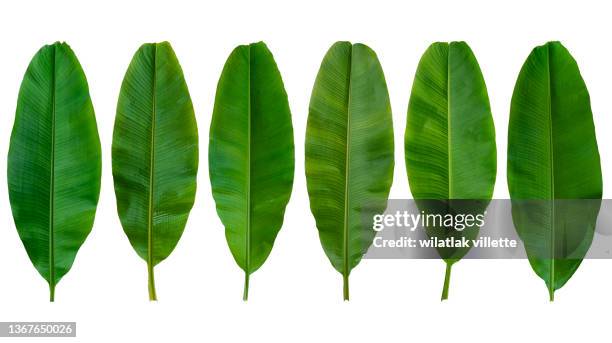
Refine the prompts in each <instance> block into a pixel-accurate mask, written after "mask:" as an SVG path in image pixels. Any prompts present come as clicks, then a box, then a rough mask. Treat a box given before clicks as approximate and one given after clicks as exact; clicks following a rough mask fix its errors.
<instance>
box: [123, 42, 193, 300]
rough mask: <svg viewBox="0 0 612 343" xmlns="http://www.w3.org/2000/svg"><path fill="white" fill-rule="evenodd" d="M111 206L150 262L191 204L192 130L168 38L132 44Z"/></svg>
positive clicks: (165, 248)
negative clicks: (113, 204) (135, 48)
mask: <svg viewBox="0 0 612 343" xmlns="http://www.w3.org/2000/svg"><path fill="white" fill-rule="evenodd" d="M112 153H113V179H114V183H115V195H116V197H117V210H118V212H119V218H120V219H121V224H122V225H123V230H124V231H125V234H126V235H127V237H128V239H129V241H130V243H131V244H132V247H134V249H135V250H136V253H138V256H140V257H141V258H142V259H144V260H145V261H146V262H147V271H148V285H149V299H150V300H156V299H157V296H156V293H155V281H154V280H155V279H154V273H153V268H154V267H155V265H157V264H158V263H160V262H161V261H163V260H164V259H165V258H166V257H168V256H169V255H170V253H171V252H172V250H174V248H175V247H176V245H177V243H178V241H179V239H180V238H181V235H182V234H183V230H184V229H185V224H186V223H187V218H188V217H189V212H190V210H191V208H192V206H193V202H194V200H195V192H196V175H197V171H198V130H197V125H196V119H195V114H194V111H193V105H192V103H191V98H190V96H189V90H188V89H187V84H186V83H185V78H184V76H183V71H182V69H181V66H180V65H179V61H178V59H177V57H176V55H175V54H174V51H173V50H172V47H171V46H170V43H168V42H163V43H152V44H144V45H142V46H141V47H140V49H138V51H137V52H136V54H135V55H134V58H133V59H132V62H131V63H130V66H129V67H128V70H127V72H126V74H125V78H124V79H123V84H122V85H121V91H120V94H119V102H118V105H117V116H116V118H115V128H114V131H113V151H112Z"/></svg>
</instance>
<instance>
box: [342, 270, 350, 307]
mask: <svg viewBox="0 0 612 343" xmlns="http://www.w3.org/2000/svg"><path fill="white" fill-rule="evenodd" d="M342 286H343V287H342V288H343V295H344V301H349V276H348V274H342Z"/></svg>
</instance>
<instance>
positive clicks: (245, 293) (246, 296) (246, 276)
mask: <svg viewBox="0 0 612 343" xmlns="http://www.w3.org/2000/svg"><path fill="white" fill-rule="evenodd" d="M242 300H243V301H247V300H249V273H248V272H244V291H243V293H242Z"/></svg>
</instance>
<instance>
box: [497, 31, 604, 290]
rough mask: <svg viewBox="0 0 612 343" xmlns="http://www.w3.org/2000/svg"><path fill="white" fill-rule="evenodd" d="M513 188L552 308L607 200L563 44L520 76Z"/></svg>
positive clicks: (535, 54) (585, 103)
mask: <svg viewBox="0 0 612 343" xmlns="http://www.w3.org/2000/svg"><path fill="white" fill-rule="evenodd" d="M508 188H509V190H510V196H511V198H512V216H513V222H514V226H515V228H516V230H517V233H518V234H519V236H520V237H521V239H522V240H523V242H524V243H525V248H526V251H527V255H528V258H529V262H530V264H531V267H532V268H533V270H534V271H535V272H536V273H537V275H538V276H539V277H540V278H542V279H543V280H544V282H545V283H546V287H547V288H548V292H549V297H550V300H551V301H552V300H553V299H554V292H555V290H557V289H559V288H561V287H562V286H563V285H564V284H565V283H566V282H567V281H568V280H569V278H570V277H571V276H572V275H573V274H574V272H575V271H576V269H578V266H579V265H580V263H581V261H582V259H583V257H584V255H585V254H586V252H587V250H588V248H589V247H590V245H591V242H592V239H593V232H594V229H595V222H596V220H597V215H598V212H599V207H600V203H601V200H600V199H601V196H602V176H601V165H600V162H599V151H598V149H597V140H596V138H595V127H594V124H593V114H592V112H591V105H590V99H589V93H588V91H587V88H586V85H585V83H584V80H583V79H582V77H581V75H580V71H579V69H578V65H577V64H576V61H575V60H574V58H573V57H572V56H571V54H570V53H569V52H568V51H567V49H566V48H565V47H564V46H563V45H562V44H561V43H559V42H549V43H547V44H545V45H543V46H539V47H536V48H535V49H534V50H533V51H532V52H531V54H530V55H529V57H528V58H527V61H525V64H524V65H523V68H522V69H521V71H520V74H519V76H518V80H517V82H516V86H515V88H514V94H513V95H512V104H511V108H510V123H509V127H508ZM576 199H587V200H582V201H581V200H576ZM588 199H590V200H588Z"/></svg>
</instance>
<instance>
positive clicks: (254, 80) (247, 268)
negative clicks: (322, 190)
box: [209, 42, 294, 300]
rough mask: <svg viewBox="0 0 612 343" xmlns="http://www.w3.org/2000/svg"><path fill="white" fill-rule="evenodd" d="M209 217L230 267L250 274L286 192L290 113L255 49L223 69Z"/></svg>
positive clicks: (277, 77)
mask: <svg viewBox="0 0 612 343" xmlns="http://www.w3.org/2000/svg"><path fill="white" fill-rule="evenodd" d="M209 165H210V179H211V186H212V191H213V197H214V198H215V203H216V208H217V214H218V215H219V217H220V218H221V221H222V222H223V225H224V226H225V234H226V239H227V242H228V245H229V248H230V251H231V253H232V256H233V257H234V260H235V261H236V263H237V264H238V266H239V267H240V268H241V269H243V270H244V272H245V293H244V298H245V300H246V299H247V297H248V280H249V276H250V274H252V273H253V272H255V271H256V270H258V269H259V268H260V267H261V266H262V265H263V263H264V262H265V260H266V259H267V257H268V256H269V254H270V252H271V251H272V246H273V244H274V241H275V239H276V236H277V234H278V232H279V231H280V229H281V227H282V223H283V218H284V212H285V208H286V205H287V203H288V202H289V198H290V196H291V189H292V187H293V174H294V143H293V127H292V123H291V112H290V109H289V102H288V98H287V94H286V92H285V89H284V85H283V81H282V78H281V74H280V72H279V70H278V67H277V66H276V62H275V61H274V57H273V56H272V53H271V52H270V51H269V50H268V48H267V46H266V45H265V43H263V42H259V43H253V44H249V45H241V46H238V47H237V48H236V49H234V51H232V53H231V54H230V56H229V57H228V59H227V61H226V64H225V66H224V68H223V71H222V73H221V76H220V78H219V83H218V86H217V94H216V97H215V108H214V110H213V119H212V123H211V128H210V144H209Z"/></svg>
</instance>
